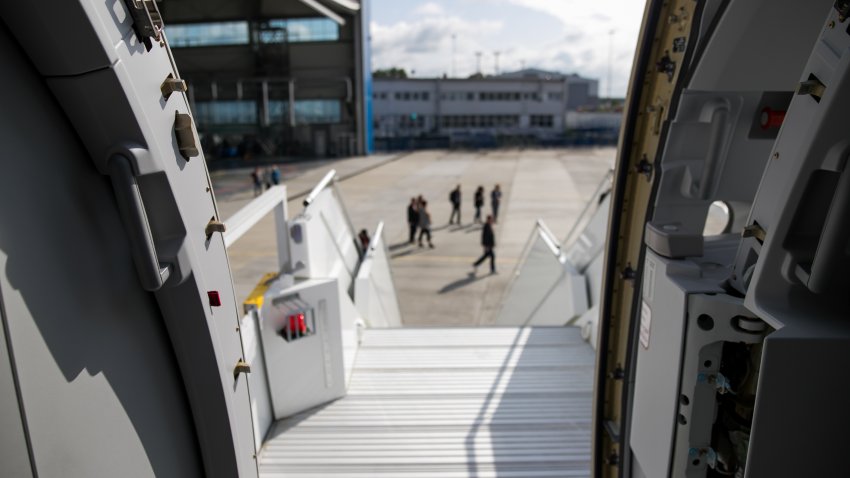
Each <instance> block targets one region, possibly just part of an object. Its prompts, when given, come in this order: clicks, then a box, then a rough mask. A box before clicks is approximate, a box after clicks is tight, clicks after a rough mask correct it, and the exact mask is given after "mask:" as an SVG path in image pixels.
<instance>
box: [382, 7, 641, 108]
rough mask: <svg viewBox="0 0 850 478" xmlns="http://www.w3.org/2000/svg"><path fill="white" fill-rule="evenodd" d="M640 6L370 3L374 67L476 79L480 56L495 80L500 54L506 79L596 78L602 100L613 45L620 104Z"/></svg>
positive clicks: (614, 77) (615, 92) (614, 82)
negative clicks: (532, 74) (545, 74)
mask: <svg viewBox="0 0 850 478" xmlns="http://www.w3.org/2000/svg"><path fill="white" fill-rule="evenodd" d="M643 6H644V5H643V2H641V1H640V0H427V1H426V0H372V24H371V38H372V66H373V68H375V69H379V68H389V67H400V68H404V69H406V70H407V71H408V72H411V71H415V74H414V76H421V77H426V76H442V75H443V74H447V75H449V76H452V75H453V70H454V76H461V77H465V76H469V75H470V74H472V73H474V72H475V71H476V68H477V67H476V64H477V60H476V55H475V53H476V52H481V53H482V57H481V70H482V72H483V73H485V74H492V73H493V72H494V71H495V52H497V51H498V52H499V69H500V71H502V72H504V71H511V70H518V69H520V68H521V67H522V66H526V67H534V68H542V69H548V70H556V71H561V72H564V73H578V74H580V75H582V76H587V77H592V78H598V79H599V80H600V94H601V95H605V94H606V93H607V91H608V82H607V76H608V63H609V62H608V58H609V40H610V41H611V43H610V44H611V45H612V46H613V61H612V62H611V65H612V68H611V70H612V81H611V92H612V94H613V95H614V96H623V95H625V92H626V88H627V84H628V79H629V75H630V74H631V64H632V57H633V56H634V49H635V43H636V41H637V35H638V33H639V31H640V23H641V19H642V16H643ZM611 31H613V32H614V33H613V34H609V33H610V32H611ZM453 35H454V37H455V40H454V44H455V47H454V48H455V52H456V53H455V54H454V55H453V54H452V43H453V42H452V36H453ZM453 58H454V62H453ZM453 63H454V64H453Z"/></svg>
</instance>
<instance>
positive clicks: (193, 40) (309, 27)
mask: <svg viewBox="0 0 850 478" xmlns="http://www.w3.org/2000/svg"><path fill="white" fill-rule="evenodd" d="M165 33H166V35H167V36H168V42H169V44H170V45H171V46H172V47H176V48H181V47H197V46H222V45H247V44H248V43H249V40H250V28H249V27H248V22H244V21H242V22H217V23H187V24H183V25H166V27H165ZM257 34H258V38H259V41H260V42H261V43H285V42H290V43H301V42H320V41H337V40H339V25H337V24H336V23H335V22H334V21H332V20H329V19H327V18H300V19H292V20H270V21H269V22H268V23H267V24H261V25H260V26H259V27H257Z"/></svg>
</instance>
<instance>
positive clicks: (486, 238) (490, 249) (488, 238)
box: [472, 216, 496, 274]
mask: <svg viewBox="0 0 850 478" xmlns="http://www.w3.org/2000/svg"><path fill="white" fill-rule="evenodd" d="M481 246H482V247H483V248H484V254H482V255H481V257H480V258H478V260H477V261H475V263H474V264H472V267H473V272H472V273H473V274H475V272H477V271H478V266H480V265H481V263H482V262H484V261H485V260H486V259H487V258H488V257H489V258H490V273H491V274H495V273H496V252H495V251H494V249H495V248H496V235H495V234H493V216H487V222H486V223H484V228H483V229H482V230H481Z"/></svg>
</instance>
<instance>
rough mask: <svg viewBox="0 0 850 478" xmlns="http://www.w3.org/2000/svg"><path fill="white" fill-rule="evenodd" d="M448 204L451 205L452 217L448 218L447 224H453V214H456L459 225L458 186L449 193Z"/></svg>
mask: <svg viewBox="0 0 850 478" xmlns="http://www.w3.org/2000/svg"><path fill="white" fill-rule="evenodd" d="M449 202H451V203H452V215H451V217H449V224H452V223H453V222H454V218H455V214H457V223H458V224H460V184H458V185H457V187H456V188H454V189H452V192H451V193H449Z"/></svg>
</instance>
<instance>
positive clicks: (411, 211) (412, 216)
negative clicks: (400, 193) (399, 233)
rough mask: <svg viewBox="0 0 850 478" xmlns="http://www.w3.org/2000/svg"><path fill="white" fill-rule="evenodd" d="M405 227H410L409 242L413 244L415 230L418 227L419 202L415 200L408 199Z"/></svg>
mask: <svg viewBox="0 0 850 478" xmlns="http://www.w3.org/2000/svg"><path fill="white" fill-rule="evenodd" d="M407 225H408V226H409V227H410V241H408V242H410V243H411V244H413V243H414V242H415V241H416V229H417V228H418V227H419V201H418V200H417V199H416V198H410V204H409V205H408V206H407Z"/></svg>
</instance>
